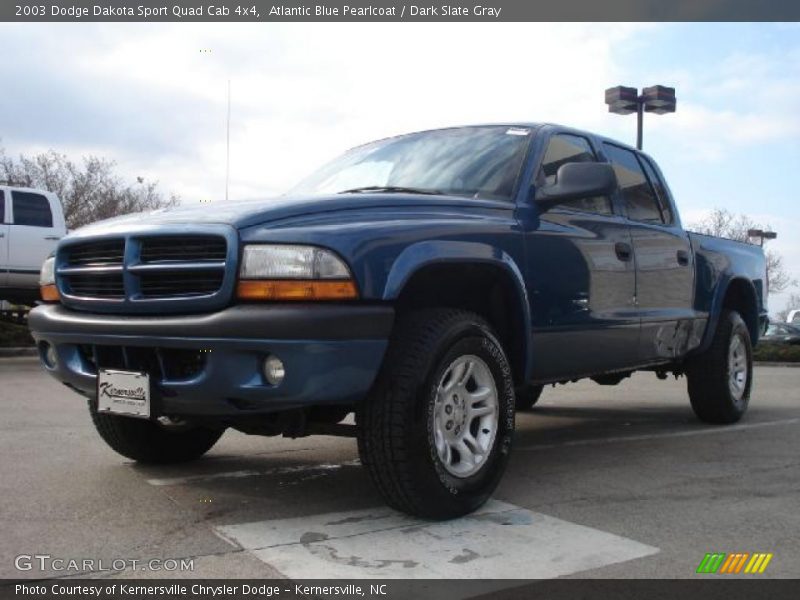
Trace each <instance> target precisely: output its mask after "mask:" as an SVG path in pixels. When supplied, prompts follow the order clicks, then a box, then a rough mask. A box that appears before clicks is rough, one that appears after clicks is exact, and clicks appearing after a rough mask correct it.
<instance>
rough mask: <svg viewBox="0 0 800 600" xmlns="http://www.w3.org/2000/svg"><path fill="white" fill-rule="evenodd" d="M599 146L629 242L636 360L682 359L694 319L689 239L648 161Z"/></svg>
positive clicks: (625, 151) (607, 145)
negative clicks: (637, 329)
mask: <svg viewBox="0 0 800 600" xmlns="http://www.w3.org/2000/svg"><path fill="white" fill-rule="evenodd" d="M603 146H604V148H603V149H604V152H605V154H606V156H607V157H608V158H609V160H610V161H611V163H612V165H613V166H614V170H615V172H616V174H617V180H618V181H619V184H620V195H621V198H622V202H623V205H624V210H625V212H626V216H627V219H628V224H629V225H630V231H631V238H632V239H633V249H634V256H635V262H636V307H637V309H638V311H639V315H640V318H641V321H642V334H641V339H640V342H639V358H640V361H641V362H651V361H663V359H665V358H673V357H675V356H680V355H682V354H684V353H685V352H686V349H687V345H688V344H689V342H690V336H691V333H692V332H691V328H692V324H693V322H694V318H695V312H694V308H693V298H694V272H695V269H694V255H693V253H692V248H691V245H690V243H689V235H688V234H687V233H686V232H685V231H684V230H683V228H682V227H681V224H680V222H679V220H678V219H677V217H676V215H675V213H674V210H673V208H672V203H671V199H670V198H669V196H668V191H667V188H666V186H665V185H664V183H663V180H662V179H661V178H660V176H659V175H658V174H657V172H656V170H655V168H654V167H653V165H652V164H651V162H650V160H649V159H648V158H647V157H646V156H644V155H642V154H638V153H635V152H633V151H631V150H629V149H627V148H622V147H621V146H616V145H614V144H610V143H604V144H603Z"/></svg>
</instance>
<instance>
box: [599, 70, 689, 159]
mask: <svg viewBox="0 0 800 600" xmlns="http://www.w3.org/2000/svg"><path fill="white" fill-rule="evenodd" d="M676 102H677V101H676V99H675V88H671V87H666V86H663V85H653V86H650V87H646V88H644V89H643V90H642V93H641V94H639V92H638V91H637V89H636V88H633V87H625V86H622V85H618V86H616V87H613V88H608V89H607V90H606V104H607V105H608V112H611V113H614V114H617V115H629V114H632V113H636V148H637V149H639V150H641V149H642V137H643V132H644V113H645V112H651V113H655V114H657V115H664V114H667V113H672V112H675V107H676Z"/></svg>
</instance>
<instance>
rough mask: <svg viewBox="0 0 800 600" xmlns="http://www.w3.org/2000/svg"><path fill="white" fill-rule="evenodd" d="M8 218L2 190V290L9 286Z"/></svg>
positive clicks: (0, 230) (0, 278)
mask: <svg viewBox="0 0 800 600" xmlns="http://www.w3.org/2000/svg"><path fill="white" fill-rule="evenodd" d="M9 229H10V227H9V225H8V216H7V215H6V194H5V190H2V189H0V288H2V287H6V286H7V285H8V237H9Z"/></svg>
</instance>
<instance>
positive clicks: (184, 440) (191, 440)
mask: <svg viewBox="0 0 800 600" xmlns="http://www.w3.org/2000/svg"><path fill="white" fill-rule="evenodd" d="M89 410H90V412H91V414H92V421H93V422H94V426H95V428H96V429H97V432H98V433H99V434H100V437H102V438H103V440H104V441H105V442H106V444H108V445H109V446H111V448H112V449H113V450H114V451H116V452H117V453H119V454H121V455H122V456H125V457H127V458H130V459H133V460H135V461H137V462H141V463H150V464H169V463H178V462H186V461H189V460H194V459H196V458H200V457H201V456H202V455H203V454H205V453H206V452H208V451H209V450H210V449H211V447H212V446H213V445H214V444H216V443H217V440H219V438H220V437H221V436H222V434H223V432H224V429H208V428H205V427H199V426H195V425H191V424H189V423H185V422H182V421H174V420H168V419H163V420H161V421H146V420H144V419H136V418H131V417H121V416H118V415H110V414H104V413H98V412H97V405H96V404H95V403H94V402H92V401H90V402H89Z"/></svg>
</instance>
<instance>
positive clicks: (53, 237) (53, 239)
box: [44, 235, 61, 242]
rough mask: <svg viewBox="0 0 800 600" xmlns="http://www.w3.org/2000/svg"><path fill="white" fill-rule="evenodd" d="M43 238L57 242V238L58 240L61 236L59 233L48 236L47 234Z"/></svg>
mask: <svg viewBox="0 0 800 600" xmlns="http://www.w3.org/2000/svg"><path fill="white" fill-rule="evenodd" d="M44 239H46V240H50V241H53V242H57V241H58V240H60V239H61V236H60V235H48V236H47V237H46V238H44Z"/></svg>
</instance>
